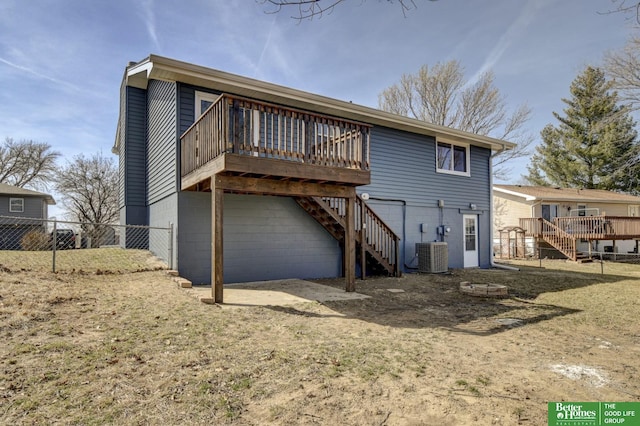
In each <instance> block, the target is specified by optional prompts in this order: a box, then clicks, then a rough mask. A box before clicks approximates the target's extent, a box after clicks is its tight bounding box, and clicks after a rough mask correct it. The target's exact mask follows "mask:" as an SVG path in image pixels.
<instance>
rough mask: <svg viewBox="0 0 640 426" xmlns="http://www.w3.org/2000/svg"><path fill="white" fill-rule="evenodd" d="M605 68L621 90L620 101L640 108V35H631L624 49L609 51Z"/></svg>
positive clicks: (634, 107)
mask: <svg viewBox="0 0 640 426" xmlns="http://www.w3.org/2000/svg"><path fill="white" fill-rule="evenodd" d="M605 70H606V72H607V74H608V75H609V77H610V78H611V79H612V80H613V86H614V87H615V88H616V89H618V90H619V91H620V98H619V99H620V101H621V102H624V103H628V104H629V106H630V107H631V109H632V110H640V36H634V37H631V39H629V41H628V42H627V44H626V45H625V47H624V48H623V49H622V50H619V51H615V52H609V53H607V54H606V55H605Z"/></svg>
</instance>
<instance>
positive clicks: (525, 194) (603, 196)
mask: <svg viewBox="0 0 640 426" xmlns="http://www.w3.org/2000/svg"><path fill="white" fill-rule="evenodd" d="M493 190H494V193H495V192H502V193H505V194H511V195H514V196H516V197H521V198H524V199H525V201H542V200H546V201H576V202H587V201H590V202H592V203H593V202H600V203H614V204H615V203H621V204H630V203H633V204H640V197H636V196H634V195H627V194H620V193H617V192H611V191H605V190H602V189H577V188H554V187H550V186H525V185H494V186H493Z"/></svg>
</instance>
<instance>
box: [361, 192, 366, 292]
mask: <svg viewBox="0 0 640 426" xmlns="http://www.w3.org/2000/svg"><path fill="white" fill-rule="evenodd" d="M359 204H360V273H361V278H362V280H363V281H364V280H366V279H367V249H366V242H367V211H366V210H367V209H366V206H365V203H364V200H360V203H359Z"/></svg>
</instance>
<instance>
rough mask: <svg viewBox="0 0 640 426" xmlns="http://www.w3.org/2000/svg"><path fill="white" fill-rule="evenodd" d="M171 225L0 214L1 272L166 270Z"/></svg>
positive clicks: (169, 257) (169, 254)
mask: <svg viewBox="0 0 640 426" xmlns="http://www.w3.org/2000/svg"><path fill="white" fill-rule="evenodd" d="M172 259H173V226H172V225H170V226H169V227H167V228H161V227H153V226H138V225H114V224H101V223H82V222H69V221H60V220H49V219H34V218H23V217H13V216H0V268H2V269H3V270H33V271H53V272H95V273H109V272H132V271H144V270H154V269H166V268H171V267H172V266H173V265H172Z"/></svg>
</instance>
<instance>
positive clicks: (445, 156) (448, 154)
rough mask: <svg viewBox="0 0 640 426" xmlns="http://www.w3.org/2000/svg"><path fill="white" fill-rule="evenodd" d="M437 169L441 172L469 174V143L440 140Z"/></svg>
mask: <svg viewBox="0 0 640 426" xmlns="http://www.w3.org/2000/svg"><path fill="white" fill-rule="evenodd" d="M436 169H437V171H438V172H440V173H451V174H456V175H462V176H469V175H470V173H469V145H463V144H455V143H450V142H443V141H438V143H437V152H436Z"/></svg>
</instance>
